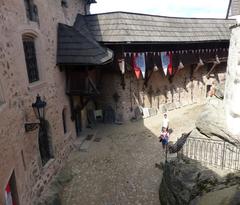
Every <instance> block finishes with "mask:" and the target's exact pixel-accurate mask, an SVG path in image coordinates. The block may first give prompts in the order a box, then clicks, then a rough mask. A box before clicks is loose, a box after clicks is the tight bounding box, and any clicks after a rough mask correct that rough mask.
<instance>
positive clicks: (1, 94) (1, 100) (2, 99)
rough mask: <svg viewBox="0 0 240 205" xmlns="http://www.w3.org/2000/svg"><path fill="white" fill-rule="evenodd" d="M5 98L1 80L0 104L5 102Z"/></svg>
mask: <svg viewBox="0 0 240 205" xmlns="http://www.w3.org/2000/svg"><path fill="white" fill-rule="evenodd" d="M4 102H5V100H4V97H3V89H2V85H1V82H0V106H1V105H2V104H4Z"/></svg>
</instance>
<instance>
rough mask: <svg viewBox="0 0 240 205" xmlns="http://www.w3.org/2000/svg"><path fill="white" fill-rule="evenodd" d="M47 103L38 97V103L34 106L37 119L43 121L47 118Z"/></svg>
mask: <svg viewBox="0 0 240 205" xmlns="http://www.w3.org/2000/svg"><path fill="white" fill-rule="evenodd" d="M46 105H47V103H46V102H45V101H43V100H41V97H40V96H39V95H37V97H36V102H35V103H33V104H32V107H33V111H34V113H35V115H36V117H37V119H39V120H41V119H44V118H45V107H46Z"/></svg>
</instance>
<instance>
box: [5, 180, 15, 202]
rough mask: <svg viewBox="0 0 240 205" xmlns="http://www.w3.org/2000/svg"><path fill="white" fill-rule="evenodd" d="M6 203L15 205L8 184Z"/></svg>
mask: <svg viewBox="0 0 240 205" xmlns="http://www.w3.org/2000/svg"><path fill="white" fill-rule="evenodd" d="M5 203H6V205H14V203H13V199H12V193H11V188H10V185H9V183H8V184H7V186H6V188H5Z"/></svg>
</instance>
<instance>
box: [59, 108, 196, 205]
mask: <svg viewBox="0 0 240 205" xmlns="http://www.w3.org/2000/svg"><path fill="white" fill-rule="evenodd" d="M186 109H187V108H185V109H183V110H178V111H176V112H175V113H177V114H176V115H174V113H170V121H171V122H172V127H173V130H176V129H177V127H179V126H181V125H182V126H185V128H186V129H190V126H189V125H190V124H191V123H186V124H184V123H183V121H184V118H186V119H185V120H187V118H188V117H189V115H191V114H189V113H191V112H188V111H186ZM194 109H195V111H194V117H193V118H195V115H196V108H194ZM176 116H178V118H176ZM180 116H181V117H180ZM179 117H180V119H181V120H179ZM161 119H162V118H161V116H155V117H152V118H148V119H145V120H144V121H139V122H133V123H128V124H126V125H107V126H100V127H98V129H97V131H96V133H95V136H94V137H93V139H92V140H91V141H88V142H86V143H88V146H85V149H80V150H79V151H76V152H74V153H73V154H72V155H71V156H70V157H69V161H68V167H69V168H70V169H72V171H73V173H74V178H73V180H72V181H71V182H70V183H69V184H68V185H67V186H65V187H64V190H63V192H62V194H61V195H62V201H63V205H159V204H160V203H159V197H158V189H159V185H160V182H161V176H162V171H161V170H159V169H158V168H156V167H155V163H156V162H158V163H159V162H160V161H164V155H163V153H162V149H161V146H160V143H159V142H158V138H157V136H158V135H159V132H160V127H161ZM178 121H179V122H178ZM186 122H187V121H186ZM192 124H194V123H192ZM180 130H181V131H184V128H183V127H181V129H180ZM93 132H94V131H93ZM176 134H180V133H178V132H175V135H176ZM95 139H97V140H95ZM99 140H100V141H99ZM83 146H84V145H83ZM86 147H87V148H86Z"/></svg>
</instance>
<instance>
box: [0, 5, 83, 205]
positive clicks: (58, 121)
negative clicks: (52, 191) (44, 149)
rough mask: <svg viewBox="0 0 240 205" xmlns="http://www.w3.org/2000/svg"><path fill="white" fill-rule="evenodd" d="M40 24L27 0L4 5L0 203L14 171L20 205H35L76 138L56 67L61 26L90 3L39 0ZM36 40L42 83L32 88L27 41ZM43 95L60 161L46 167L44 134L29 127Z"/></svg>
mask: <svg viewBox="0 0 240 205" xmlns="http://www.w3.org/2000/svg"><path fill="white" fill-rule="evenodd" d="M34 3H35V4H36V5H37V8H38V16H39V22H38V23H37V22H33V21H29V20H28V19H27V17H26V12H25V6H24V0H20V1H19V0H1V1H0V33H1V36H0V92H1V93H0V114H1V118H0V150H1V157H0V164H1V167H0V204H4V198H3V197H4V189H5V187H6V184H7V182H8V181H9V178H10V176H11V174H12V172H13V170H14V172H15V175H16V183H17V189H18V195H19V201H20V205H32V204H33V203H32V201H33V200H34V198H36V197H37V195H39V194H40V193H41V191H42V190H43V187H44V184H47V183H48V182H49V180H50V179H51V177H52V176H53V174H54V173H55V172H56V171H57V170H58V169H59V167H60V166H61V164H62V162H63V161H64V159H65V158H66V157H67V155H68V153H69V151H70V150H71V149H72V147H71V142H72V140H73V139H74V138H75V136H76V134H75V128H74V122H72V121H71V120H70V106H69V100H68V98H67V96H66V95H65V75H64V72H60V71H59V68H58V67H57V66H56V49H57V24H58V23H59V22H61V23H65V24H69V25H72V24H73V22H74V20H75V17H76V14H77V13H82V14H84V1H83V0H71V1H68V7H67V8H63V7H62V6H61V1H59V0H34ZM24 34H31V35H33V36H35V37H36V38H35V43H36V45H35V46H36V56H37V64H38V70H39V73H40V80H39V81H37V82H35V83H29V82H28V77H27V69H26V63H25V56H24V50H23V42H22V36H23V35H24ZM37 94H40V96H41V97H42V98H44V100H45V101H46V102H47V106H46V119H47V120H48V122H49V123H50V128H51V130H50V134H51V141H52V144H53V154H54V159H52V160H50V161H49V162H48V163H47V164H46V165H45V166H44V167H43V166H42V164H41V159H40V154H39V147H38V130H35V131H32V132H28V133H26V132H25V130H24V122H26V121H28V122H34V121H36V118H35V116H34V113H33V110H32V107H31V105H32V103H33V102H35V98H36V95H37ZM64 108H66V113H67V117H66V119H67V130H68V131H67V133H65V134H64V131H63V123H62V110H63V109H64Z"/></svg>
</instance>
